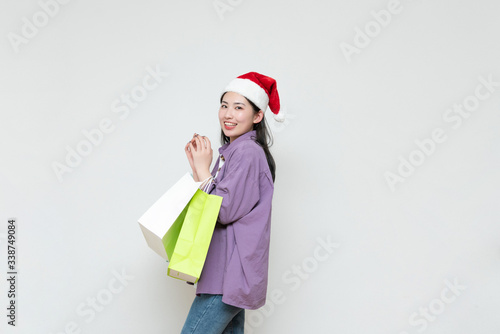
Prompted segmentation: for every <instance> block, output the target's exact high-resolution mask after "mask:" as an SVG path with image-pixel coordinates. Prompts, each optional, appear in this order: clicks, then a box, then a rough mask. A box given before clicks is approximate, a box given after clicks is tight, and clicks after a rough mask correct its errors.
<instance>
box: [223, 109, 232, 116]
mask: <svg viewBox="0 0 500 334" xmlns="http://www.w3.org/2000/svg"><path fill="white" fill-rule="evenodd" d="M224 118H225V119H231V118H233V109H232V108H226V112H225V113H224Z"/></svg>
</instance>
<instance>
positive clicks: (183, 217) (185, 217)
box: [163, 189, 222, 283]
mask: <svg viewBox="0 0 500 334" xmlns="http://www.w3.org/2000/svg"><path fill="white" fill-rule="evenodd" d="M221 204H222V197H221V196H217V195H209V194H207V193H205V192H204V191H202V190H200V189H198V190H197V191H196V193H195V194H194V196H193V197H192V198H191V201H190V202H189V203H188V205H186V207H185V208H184V210H183V211H182V213H181V214H180V215H179V217H178V218H177V220H176V221H175V222H174V224H173V225H172V226H171V227H170V229H169V230H168V232H167V234H166V235H165V237H164V238H163V244H164V246H165V250H166V252H167V255H168V258H169V259H170V262H169V265H168V271H167V275H168V276H170V277H174V278H178V279H182V280H184V281H187V282H190V283H196V282H197V281H198V279H199V278H200V275H201V271H202V269H203V265H204V264H205V259H206V257H207V252H208V247H209V246H210V241H211V240H212V234H213V232H214V228H215V223H216V221H217V217H218V216H219V210H220V206H221Z"/></svg>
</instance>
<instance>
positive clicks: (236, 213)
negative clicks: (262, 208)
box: [212, 149, 260, 224]
mask: <svg viewBox="0 0 500 334" xmlns="http://www.w3.org/2000/svg"><path fill="white" fill-rule="evenodd" d="M226 163H227V164H228V165H227V166H226V168H228V169H226V172H225V173H224V178H223V179H222V180H217V179H215V180H214V184H215V190H214V191H213V192H212V194H213V195H218V196H221V197H222V198H223V200H222V205H221V208H220V211H219V219H218V221H219V222H220V223H221V224H230V223H233V222H235V221H237V220H239V219H240V218H242V217H243V216H245V215H247V214H248V213H249V212H250V211H252V209H253V208H254V207H255V205H256V204H257V203H258V201H259V199H260V189H259V168H258V158H257V157H256V156H255V152H254V150H248V149H243V150H238V151H237V152H234V153H233V156H232V157H231V160H230V161H228V162H226Z"/></svg>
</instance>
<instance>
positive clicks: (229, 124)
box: [224, 122, 236, 126]
mask: <svg viewBox="0 0 500 334" xmlns="http://www.w3.org/2000/svg"><path fill="white" fill-rule="evenodd" d="M224 124H226V125H228V126H236V124H234V123H228V122H224Z"/></svg>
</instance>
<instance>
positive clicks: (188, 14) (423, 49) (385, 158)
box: [0, 0, 500, 334]
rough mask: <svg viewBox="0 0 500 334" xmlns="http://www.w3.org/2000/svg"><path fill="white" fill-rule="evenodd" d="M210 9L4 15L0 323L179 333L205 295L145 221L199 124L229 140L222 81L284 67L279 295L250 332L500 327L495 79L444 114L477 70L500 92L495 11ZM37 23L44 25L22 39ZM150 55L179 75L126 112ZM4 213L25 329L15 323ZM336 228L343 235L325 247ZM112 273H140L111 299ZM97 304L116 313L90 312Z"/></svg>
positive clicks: (144, 7)
mask: <svg viewBox="0 0 500 334" xmlns="http://www.w3.org/2000/svg"><path fill="white" fill-rule="evenodd" d="M42 3H53V1H52V2H51V1H50V0H42ZM215 4H216V5H217V4H218V6H219V7H217V8H218V9H217V8H216V6H214V2H213V0H203V1H159V0H144V1H132V0H122V1H117V0H115V1H95V0H91V1H79V0H73V1H69V2H68V3H67V4H64V5H63V4H61V5H58V6H59V9H58V10H57V12H55V13H54V15H53V17H50V18H49V19H48V20H47V22H43V15H44V14H40V12H41V11H42V9H41V7H40V4H39V3H38V2H37V1H12V0H10V1H3V2H2V4H1V5H0V30H1V31H0V32H1V36H3V37H2V38H1V39H0V60H1V61H0V113H1V122H0V142H1V151H0V153H1V157H2V158H1V164H0V176H1V178H0V181H1V183H0V187H1V197H0V210H1V211H0V212H1V226H0V243H1V247H0V249H1V256H0V264H1V268H2V269H1V272H0V275H1V276H0V277H1V278H2V279H1V283H0V305H1V307H0V309H2V310H3V311H1V317H0V319H2V320H1V324H0V328H2V329H1V332H2V333H46V334H49V333H53V334H55V333H158V334H159V333H178V332H180V329H181V327H182V325H183V323H184V320H185V317H186V315H187V312H188V310H189V307H190V305H191V302H192V300H193V298H194V289H193V288H192V287H190V286H188V285H187V284H185V283H183V282H180V281H177V280H174V279H172V278H169V277H167V275H166V269H167V267H166V263H165V262H163V260H162V259H161V258H160V257H159V256H158V255H156V254H155V253H154V252H153V251H152V250H151V249H149V248H148V247H147V245H146V243H145V240H144V238H143V236H142V234H141V231H140V228H139V226H138V224H137V219H138V218H139V217H140V216H141V215H142V214H143V213H144V212H145V211H146V210H147V209H148V208H149V206H150V205H152V204H153V203H154V201H156V199H158V198H159V197H160V196H161V195H162V194H163V193H164V192H165V191H166V190H167V189H168V188H169V187H170V186H171V185H173V183H174V182H175V181H176V180H177V179H178V178H180V177H181V176H182V175H183V174H184V173H185V172H186V171H188V168H189V165H188V163H187V160H186V159H185V155H184V151H183V147H184V144H185V143H186V142H187V141H188V140H189V139H190V138H191V136H192V134H193V133H194V132H197V133H200V134H204V135H207V136H209V138H210V139H211V141H212V144H213V147H214V151H216V149H217V148H218V147H219V146H220V143H219V133H220V128H219V125H218V121H217V110H218V99H219V97H220V92H221V90H222V89H223V88H224V86H225V85H226V84H227V83H228V82H229V81H230V80H231V79H233V78H234V77H236V76H238V75H240V74H243V73H246V72H249V71H258V72H261V73H264V74H267V75H269V76H272V77H274V78H276V79H277V81H278V89H279V93H280V95H281V100H282V105H283V108H284V109H285V110H286V112H287V113H288V119H287V121H286V122H285V123H284V124H281V125H280V124H277V123H274V121H273V120H272V118H269V120H270V121H271V122H270V125H271V128H272V129H273V130H274V138H275V144H274V145H273V146H272V153H273V154H274V158H275V160H276V164H277V178H276V183H275V193H274V200H273V220H272V240H271V254H270V256H271V258H270V271H269V288H268V292H269V293H271V292H275V293H277V294H281V298H279V304H275V303H268V306H267V307H266V308H264V309H262V310H260V311H253V312H247V332H248V333H304V332H305V333H342V334H358V333H370V334H379V333H380V334H402V333H408V334H414V333H422V332H425V333H429V334H431V333H439V334H442V333H453V334H470V333H482V334H493V333H498V332H499V331H500V318H499V317H498V310H499V308H500V298H499V297H500V284H499V282H500V239H499V238H500V227H499V225H498V222H499V218H500V210H499V208H498V200H499V193H500V192H499V190H498V189H499V187H500V182H499V181H500V178H499V174H498V173H499V172H498V170H499V167H500V155H499V153H500V151H499V148H500V145H499V144H500V135H499V134H500V131H498V125H499V120H500V116H499V110H500V94H499V92H500V86H496V88H495V89H494V92H493V93H490V95H489V97H488V98H487V99H484V100H482V101H480V103H479V105H478V106H477V108H475V110H474V111H473V112H471V113H470V116H469V117H467V118H461V119H462V122H461V123H460V125H459V126H457V124H458V123H456V121H454V122H447V121H445V120H444V119H443V115H445V114H446V112H447V110H448V109H449V108H452V107H453V105H454V104H463V103H464V101H465V99H466V98H467V97H469V98H470V97H471V96H474V93H475V90H476V87H478V85H480V81H479V79H478V78H479V77H483V78H485V79H487V78H488V77H491V78H492V80H493V81H495V82H500V68H499V65H500V63H499V59H500V44H499V43H498V36H497V35H498V34H497V32H498V31H500V21H499V20H498V12H499V10H500V5H499V3H498V2H497V1H494V0H476V1H471V0H469V1H465V0H459V1H457V0H454V1H452V0H447V1H444V0H443V1H427V0H413V1H410V0H401V2H400V4H399V7H398V10H399V12H398V13H397V14H395V13H393V14H392V15H391V17H390V19H388V18H387V17H386V24H385V26H381V25H380V24H378V23H376V22H377V21H375V18H374V15H373V14H371V12H372V11H375V12H378V13H380V11H381V10H387V8H388V6H389V1H383V0H380V1H368V0H363V1H347V0H336V1H308V2H306V1H291V0H287V1H263V0H258V1H240V0H238V1H237V0H231V1H230V0H220V1H219V2H215ZM224 4H225V5H226V6H228V7H225V9H226V10H225V11H223V9H222V7H221V6H223V5H224ZM54 8H55V7H53V8H52V10H53V11H55V9H54ZM37 13H38V14H37ZM37 15H38V16H37ZM33 16H35V17H36V18H38V19H39V20H41V21H40V22H41V23H40V22H39V25H40V27H39V28H37V29H38V32H37V33H36V34H34V36H32V37H31V38H27V39H26V40H24V43H21V44H19V45H17V46H15V45H14V44H15V43H14V44H13V43H12V42H11V40H10V39H12V38H13V37H12V36H13V35H12V34H16V35H17V36H21V37H22V29H23V26H24V25H26V23H25V22H26V21H23V18H26V19H27V20H29V21H31V22H33ZM45 17H48V16H47V15H45ZM367 27H368V28H370V27H371V28H370V29H374V30H372V31H371V32H370V34H371V35H372V37H369V39H370V43H369V45H367V46H365V47H360V48H358V53H355V54H352V55H351V57H346V56H345V55H344V53H343V52H342V49H341V45H342V43H349V44H350V45H352V46H355V38H356V36H357V35H356V34H358V35H359V32H358V33H356V28H358V29H360V30H364V29H365V28H367ZM377 27H378V30H377ZM26 29H27V28H25V30H26ZM358 31H359V30H358ZM9 36H10V39H9ZM357 38H358V40H357V41H358V45H361V44H359V43H360V39H362V38H361V37H359V36H358V37H357ZM365 42H366V39H365ZM344 45H345V44H344ZM16 49H17V51H18V52H16ZM148 67H149V68H151V69H155V68H159V69H160V70H161V71H162V72H168V76H166V77H164V78H163V80H162V82H161V83H159V84H158V87H157V88H155V89H154V90H152V91H150V92H148V95H147V97H146V98H145V99H144V100H143V101H141V102H140V103H139V104H138V106H137V107H136V108H135V109H131V110H130V113H129V115H128V117H126V118H125V119H120V117H119V116H120V115H121V114H120V113H115V112H113V110H112V104H113V102H114V101H116V100H117V99H120V97H121V95H122V94H130V93H131V92H132V91H133V90H134V89H137V87H138V86H140V85H141V84H142V81H143V79H144V78H145V77H146V76H147V74H148V72H147V68H148ZM497 85H498V84H497ZM481 92H483V93H485V92H487V90H486V89H485V88H482V90H481ZM469 100H470V99H469ZM470 101H472V100H470ZM453 115H454V116H455V117H457V115H458V114H453ZM103 119H109V120H111V122H112V125H113V131H112V132H110V133H108V134H105V135H104V136H103V138H102V140H101V141H100V142H99V143H98V144H97V145H93V146H92V151H91V152H90V153H89V154H88V155H87V156H84V157H82V159H81V161H80V162H79V164H78V165H77V166H76V167H74V168H72V172H66V173H63V174H62V180H59V179H58V177H57V175H56V172H55V171H54V169H53V164H54V163H55V162H57V163H60V164H66V162H65V159H66V156H67V154H68V147H69V148H70V149H76V148H77V146H78V145H79V144H80V145H83V144H82V142H84V141H85V140H86V137H85V136H84V135H83V133H82V131H84V130H87V131H91V130H92V129H96V128H98V126H99V123H100V122H101V121H102V120H103ZM454 125H455V126H456V127H455V128H454V127H453V126H454ZM436 128H440V129H442V131H443V132H444V136H445V137H446V140H445V141H443V142H441V143H437V144H435V148H434V150H433V152H432V153H431V154H429V155H425V156H424V155H423V153H418V152H417V151H418V150H419V147H418V146H417V144H416V143H415V141H416V140H424V139H428V138H431V136H432V132H433V131H434V129H436ZM412 154H413V157H418V154H421V155H420V158H421V159H420V162H421V164H420V165H419V166H417V167H415V168H414V170H413V173H411V175H407V177H404V178H403V179H404V182H397V183H396V184H395V186H394V189H391V187H390V186H389V183H388V182H387V180H386V173H387V172H391V173H394V174H397V173H398V166H399V165H400V163H401V160H400V158H401V159H406V160H408V159H409V157H410V155H412ZM422 158H423V160H422ZM10 217H16V218H17V220H18V233H17V249H18V250H17V258H18V265H17V269H18V271H19V275H18V285H17V292H18V298H17V320H16V324H17V326H16V328H12V327H11V326H8V325H7V320H8V319H7V318H6V314H7V310H6V307H7V305H8V304H7V303H8V298H7V290H8V286H7V284H6V283H7V282H6V278H5V275H6V272H7V269H6V261H7V254H6V235H7V220H8V218H10ZM328 237H329V238H330V240H331V241H333V242H336V243H338V244H339V247H338V248H337V249H335V251H334V252H332V253H331V254H329V253H326V251H324V250H321V249H320V250H318V251H316V250H317V249H318V247H320V245H321V243H320V242H319V241H318V238H320V239H322V240H327V238H328ZM315 251H316V253H317V252H319V251H322V252H321V253H320V254H321V255H322V257H321V259H320V258H318V257H314V256H315ZM317 254H319V253H317ZM325 254H328V256H327V257H326V259H325V256H326V255H325ZM294 266H295V267H294ZM296 266H300V268H301V269H300V270H301V274H299V273H297V271H295V272H293V271H292V270H293V268H297V267H296ZM295 270H297V269H295ZM304 270H306V271H308V272H306V271H304ZM113 272H124V273H125V274H126V275H127V276H128V277H129V279H128V280H127V281H126V286H122V289H121V291H120V292H118V293H113V294H111V293H110V292H109V286H108V284H109V283H110V282H111V283H112V284H115V287H119V286H120V284H119V283H117V282H115V281H114V278H113V277H115V276H114V274H113ZM446 282H449V283H454V282H458V284H459V285H460V286H461V289H462V290H460V291H458V293H457V294H453V292H452V291H451V290H449V288H447V285H446V284H447V283H446ZM446 289H448V290H446ZM106 290H108V291H106ZM443 291H444V295H445V296H446V298H447V299H446V300H448V301H449V300H450V299H453V301H452V302H449V303H448V302H447V303H444V302H443V299H442V292H443ZM110 296H111V298H109V297H110ZM93 298H97V300H98V298H101V301H105V304H106V305H104V306H102V305H100V304H99V305H98V308H99V309H100V311H99V312H97V311H95V315H94V316H93V317H91V316H90V315H89V314H90V313H91V312H90V311H89V310H92V308H91V306H89V304H88V303H89V300H92V299H93ZM103 298H104V299H103ZM106 298H107V299H106ZM268 301H271V302H272V299H271V298H268ZM78 307H83V310H87V313H86V315H82V314H81V312H80V314H79V313H78V312H77V309H78ZM425 310H428V311H425ZM429 310H430V311H429ZM421 312H429V315H428V316H427V318H425V317H424V316H423V315H422V314H423V313H421ZM412 317H413V321H412V320H411V319H412ZM431 319H432V320H431ZM72 328H73V329H72Z"/></svg>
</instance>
